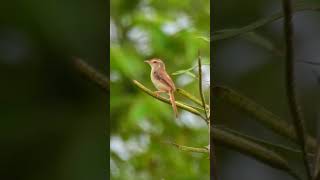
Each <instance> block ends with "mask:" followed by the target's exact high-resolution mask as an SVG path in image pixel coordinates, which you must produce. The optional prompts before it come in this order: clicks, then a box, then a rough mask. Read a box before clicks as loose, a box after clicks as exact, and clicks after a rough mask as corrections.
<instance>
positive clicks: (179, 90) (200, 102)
mask: <svg viewBox="0 0 320 180" xmlns="http://www.w3.org/2000/svg"><path fill="white" fill-rule="evenodd" d="M177 92H178V93H179V94H181V95H183V96H184V97H186V98H188V99H190V100H191V101H193V102H194V103H196V104H198V105H200V106H202V101H201V100H199V99H198V98H196V97H195V96H193V95H192V94H190V93H189V92H187V91H185V90H183V89H181V88H177ZM206 109H209V105H207V104H206Z"/></svg>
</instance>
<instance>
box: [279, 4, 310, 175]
mask: <svg viewBox="0 0 320 180" xmlns="http://www.w3.org/2000/svg"><path fill="white" fill-rule="evenodd" d="M282 8H283V13H284V35H285V44H286V49H285V54H286V56H285V58H286V91H287V97H288V104H289V108H290V112H291V115H292V119H293V124H294V128H295V131H296V134H297V136H298V142H299V144H300V146H301V150H302V154H303V162H304V166H305V168H306V171H307V176H308V179H309V180H311V179H312V176H311V169H310V165H309V161H308V155H307V145H306V134H305V127H304V124H303V117H302V113H301V111H300V108H299V105H298V102H297V95H296V92H295V91H296V87H295V74H294V72H295V71H294V54H293V53H294V50H293V25H292V4H291V0H282Z"/></svg>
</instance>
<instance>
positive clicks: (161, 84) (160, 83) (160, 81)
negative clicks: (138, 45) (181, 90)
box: [144, 58, 178, 118]
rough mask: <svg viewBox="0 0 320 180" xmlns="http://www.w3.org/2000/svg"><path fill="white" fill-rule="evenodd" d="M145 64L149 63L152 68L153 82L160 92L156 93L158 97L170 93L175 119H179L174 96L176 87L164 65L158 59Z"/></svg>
mask: <svg viewBox="0 0 320 180" xmlns="http://www.w3.org/2000/svg"><path fill="white" fill-rule="evenodd" d="M144 62H146V63H148V64H149V65H150V66H151V74H150V77H151V81H152V83H153V85H154V86H155V87H156V88H157V89H158V91H156V92H155V93H156V94H157V95H158V96H159V95H160V93H168V95H169V97H170V102H171V105H172V108H173V111H174V114H175V117H176V118H177V117H178V110H177V106H176V102H175V99H174V94H173V93H174V91H175V90H176V87H175V85H174V83H173V81H172V79H171V78H170V76H169V75H168V73H167V72H166V67H165V65H164V63H163V62H162V61H161V60H160V59H157V58H153V59H150V60H147V61H144Z"/></svg>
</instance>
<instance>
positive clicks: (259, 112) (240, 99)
mask: <svg viewBox="0 0 320 180" xmlns="http://www.w3.org/2000/svg"><path fill="white" fill-rule="evenodd" d="M213 93H214V96H215V97H219V98H222V99H224V100H226V101H228V102H229V103H230V104H232V105H234V106H236V107H238V108H240V109H241V110H243V111H245V112H247V113H248V114H249V115H252V116H254V117H255V120H257V121H258V122H259V123H262V124H263V125H264V126H266V127H267V128H270V129H271V130H273V131H274V132H276V133H278V134H280V135H281V136H283V137H286V138H289V139H290V140H293V141H294V142H298V137H297V135H296V132H295V131H294V127H293V126H292V125H290V124H288V123H287V122H286V121H284V120H283V119H281V118H280V117H278V116H277V115H275V114H273V113H272V112H270V111H269V110H267V109H266V108H265V107H263V106H261V105H260V104H257V103H256V102H254V101H253V100H251V99H249V98H247V97H245V96H243V95H242V94H239V93H237V92H236V91H234V90H232V89H230V88H227V87H222V86H214V87H213ZM307 145H308V147H309V149H310V151H312V150H313V149H314V148H315V146H316V140H315V139H314V138H313V137H311V136H308V138H307Z"/></svg>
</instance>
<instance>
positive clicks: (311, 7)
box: [211, 3, 320, 41]
mask: <svg viewBox="0 0 320 180" xmlns="http://www.w3.org/2000/svg"><path fill="white" fill-rule="evenodd" d="M319 9H320V6H319V4H310V3H303V4H300V5H298V4H297V5H295V7H294V12H295V13H296V12H300V11H319ZM282 17H283V13H281V12H279V13H276V14H273V15H271V16H269V17H266V18H263V19H261V20H258V21H256V22H253V23H251V24H249V25H247V26H244V27H241V28H238V29H237V30H235V31H232V32H228V33H216V32H214V34H213V37H211V41H217V40H223V39H228V38H232V37H236V36H239V35H241V34H244V33H247V32H250V31H254V30H255V29H257V28H260V27H261V26H264V25H266V24H268V23H271V22H273V21H276V20H278V19H281V18H282Z"/></svg>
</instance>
